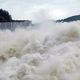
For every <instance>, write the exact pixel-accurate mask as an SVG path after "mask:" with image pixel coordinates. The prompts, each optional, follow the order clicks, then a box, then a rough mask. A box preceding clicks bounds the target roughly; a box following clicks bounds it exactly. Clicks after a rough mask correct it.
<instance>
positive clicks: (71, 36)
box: [0, 21, 80, 80]
mask: <svg viewBox="0 0 80 80" xmlns="http://www.w3.org/2000/svg"><path fill="white" fill-rule="evenodd" d="M79 61H80V22H79V21H77V22H71V23H53V22H44V23H42V24H39V25H37V26H34V27H33V26H32V27H31V28H28V29H22V28H21V29H20V28H19V29H16V30H15V31H13V32H11V31H9V30H4V31H2V30H0V80H80V62H79Z"/></svg>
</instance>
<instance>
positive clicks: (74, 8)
mask: <svg viewBox="0 0 80 80" xmlns="http://www.w3.org/2000/svg"><path fill="white" fill-rule="evenodd" d="M0 8H2V9H5V10H8V11H9V13H10V14H11V15H12V18H13V19H34V18H48V19H61V18H65V17H68V16H71V15H77V14H80V0H0Z"/></svg>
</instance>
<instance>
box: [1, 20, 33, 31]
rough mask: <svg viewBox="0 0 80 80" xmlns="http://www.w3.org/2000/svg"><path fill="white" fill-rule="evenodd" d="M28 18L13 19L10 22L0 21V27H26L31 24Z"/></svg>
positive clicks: (10, 28) (13, 28)
mask: <svg viewBox="0 0 80 80" xmlns="http://www.w3.org/2000/svg"><path fill="white" fill-rule="evenodd" d="M31 23H32V22H31V21H30V20H13V21H11V22H0V29H2V30H5V29H9V30H15V28H17V27H19V28H21V27H22V28H26V27H27V26H30V25H31Z"/></svg>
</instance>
